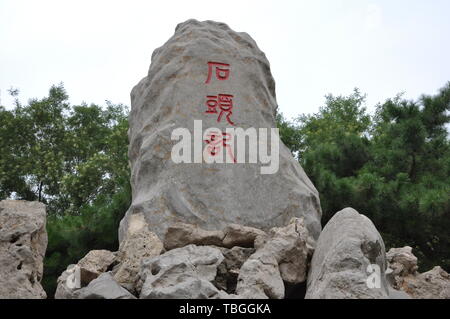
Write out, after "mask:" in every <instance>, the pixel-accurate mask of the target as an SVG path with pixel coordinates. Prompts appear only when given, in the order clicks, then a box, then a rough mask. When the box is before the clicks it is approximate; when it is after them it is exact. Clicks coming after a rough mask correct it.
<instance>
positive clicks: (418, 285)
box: [400, 266, 450, 299]
mask: <svg viewBox="0 0 450 319" xmlns="http://www.w3.org/2000/svg"><path fill="white" fill-rule="evenodd" d="M400 288H401V289H402V290H403V291H405V292H406V293H407V294H408V295H410V296H411V297H412V298H414V299H450V274H449V273H447V272H446V271H445V270H443V269H442V268H441V267H439V266H436V267H434V268H433V269H432V270H430V271H427V272H424V273H422V274H417V275H409V276H406V277H404V278H403V282H402V285H401V287H400Z"/></svg>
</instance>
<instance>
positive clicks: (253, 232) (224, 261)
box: [0, 201, 450, 299]
mask: <svg viewBox="0 0 450 319" xmlns="http://www.w3.org/2000/svg"><path fill="white" fill-rule="evenodd" d="M45 219H46V216H45V206H44V205H42V204H40V203H36V202H25V201H2V202H0V222H1V223H0V230H1V232H0V266H1V267H0V298H45V297H46V295H45V292H44V290H43V289H42V287H41V284H40V281H41V279H42V273H43V271H42V269H43V263H42V260H43V257H44V254H45V249H46V245H47V233H46V230H45ZM128 226H129V227H128V230H127V232H126V234H125V237H124V240H123V241H122V242H121V244H120V247H119V250H118V251H117V252H110V251H108V250H93V251H90V252H89V253H88V254H87V255H86V256H85V257H84V258H82V259H81V260H80V261H79V262H78V263H77V264H75V265H70V266H68V267H67V269H66V271H64V272H63V273H62V274H61V276H60V277H59V278H58V286H57V291H56V295H55V298H59V299H135V298H143V299H145V298H151V299H159V298H184V299H198V298H201V299H205V298H217V299H229V298H239V299H241V298H275V299H281V298H287V297H297V298H307V299H317V298H320V299H323V298H325V299H326V298H335V299H336V298H337V299H349V298H354V299H366V298H371V299H373V298H391V299H398V298H402V299H409V298H414V299H416V298H417V299H435V298H442V299H450V275H449V274H448V273H447V272H445V271H444V270H443V269H442V268H440V267H435V268H433V269H432V270H430V271H428V272H425V273H419V272H418V271H417V269H418V267H417V258H416V257H415V256H414V255H413V253H412V248H411V247H403V248H392V249H390V250H389V251H388V252H387V253H386V252H385V248H384V243H383V240H382V238H381V236H380V235H379V233H378V231H377V230H376V228H375V226H374V225H373V224H372V222H371V221H370V220H369V219H368V218H367V217H365V216H363V215H361V214H359V213H358V212H357V211H355V210H354V209H351V208H347V209H344V210H342V211H340V212H338V213H336V214H335V216H334V217H333V218H332V219H331V220H330V221H329V222H328V224H327V225H326V226H325V227H324V229H323V231H322V233H321V235H320V236H319V239H318V240H317V242H316V241H315V240H314V239H313V237H312V236H310V235H309V233H308V230H307V227H306V226H305V223H304V220H303V219H302V218H293V219H292V220H291V221H290V223H289V224H288V225H286V226H284V227H273V228H271V229H270V230H269V231H263V230H260V229H256V228H253V227H246V226H242V225H236V224H230V225H228V226H227V227H225V228H224V229H222V230H204V229H202V228H199V227H198V226H195V225H191V224H185V223H175V224H173V225H171V226H169V227H168V228H167V231H166V233H165V236H164V237H163V238H162V239H160V238H159V237H158V236H157V235H156V234H154V233H153V232H151V231H150V229H149V225H148V224H147V223H146V221H145V218H144V215H142V214H141V215H140V214H135V215H133V217H132V218H131V219H130V222H129V224H128ZM375 265H376V266H378V269H379V274H377V275H379V278H378V280H375V283H377V282H378V286H377V285H375V286H371V285H369V284H368V278H369V277H370V276H371V273H370V272H369V271H368V269H369V268H370V267H372V268H374V266H375ZM375 274H376V273H375ZM295 287H297V288H298V287H299V288H300V289H297V290H295V289H293V288H295ZM292 291H296V293H295V294H294V295H292V293H291V292H292Z"/></svg>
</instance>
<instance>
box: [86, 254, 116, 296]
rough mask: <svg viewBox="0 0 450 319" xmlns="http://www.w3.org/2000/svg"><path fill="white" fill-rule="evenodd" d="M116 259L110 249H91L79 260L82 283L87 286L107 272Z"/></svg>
mask: <svg viewBox="0 0 450 319" xmlns="http://www.w3.org/2000/svg"><path fill="white" fill-rule="evenodd" d="M115 260H116V255H115V254H114V253H112V252H110V251H109V250H91V251H90V252H88V253H87V254H86V256H84V257H83V258H82V259H81V260H80V261H79V262H78V266H79V267H80V281H81V285H82V286H83V287H84V286H87V285H88V284H89V283H90V282H91V281H92V280H94V279H95V278H97V277H98V276H100V274H101V273H103V272H105V271H106V270H107V269H108V267H109V266H111V265H112V264H113V263H114V261H115Z"/></svg>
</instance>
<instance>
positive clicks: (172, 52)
mask: <svg viewBox="0 0 450 319" xmlns="http://www.w3.org/2000/svg"><path fill="white" fill-rule="evenodd" d="M208 62H221V63H225V64H227V65H228V66H227V68H228V71H229V73H228V78H227V76H226V75H225V74H226V72H227V71H223V72H222V71H220V68H219V69H217V68H216V67H217V65H216V66H214V64H208ZM209 71H211V73H210V72H209ZM215 71H217V73H218V74H219V75H217V73H216V72H215ZM221 72H222V73H221ZM209 73H210V75H211V79H210V82H209V83H205V82H208V81H207V78H208V74H209ZM225 78H227V79H226V80H225ZM219 94H229V95H233V97H232V105H233V108H232V114H230V113H228V111H226V112H225V111H224V109H226V108H228V107H229V105H228V106H227V105H222V104H221V105H222V106H223V107H222V109H220V110H218V109H217V108H216V109H215V110H216V111H218V113H213V112H214V111H211V112H212V113H205V112H206V111H207V106H206V102H207V101H208V100H207V99H208V98H207V97H208V96H215V97H217V96H218V95H219ZM216 102H217V101H216ZM222 102H223V101H222ZM217 103H218V102H217ZM223 103H225V102H223ZM227 103H230V102H229V101H228V102H227ZM225 104H226V103H225ZM216 107H217V105H216ZM276 109H277V102H276V98H275V82H274V80H273V77H272V75H271V72H270V66H269V62H268V60H267V58H266V57H265V55H264V53H263V52H262V51H261V50H260V49H259V48H258V46H257V44H256V43H255V41H254V40H253V39H252V38H251V37H250V36H249V35H248V34H246V33H242V32H235V31H233V30H231V29H230V28H229V27H228V26H227V25H226V24H224V23H217V22H213V21H205V22H199V21H196V20H188V21H186V22H184V23H181V24H179V25H178V26H177V27H176V30H175V34H174V36H173V37H172V38H170V39H169V40H168V41H167V42H166V43H165V44H164V45H163V46H162V47H160V48H158V49H156V50H155V51H154V53H153V55H152V63H151V66H150V69H149V72H148V74H147V76H146V77H145V78H144V79H142V80H141V81H140V82H139V83H138V84H137V85H136V86H135V87H134V88H133V90H132V92H131V112H130V117H129V122H130V129H129V133H128V137H129V141H130V146H129V152H128V153H129V159H130V165H131V185H132V204H131V206H130V208H129V210H128V211H127V213H126V216H125V217H124V219H123V220H122V222H121V226H120V230H119V239H120V241H123V239H124V237H125V236H126V231H127V228H128V226H127V224H128V223H129V220H130V218H131V216H132V215H133V214H138V213H143V214H144V215H145V219H146V222H147V223H148V224H149V226H150V230H151V231H154V232H155V233H156V234H157V235H158V236H159V237H160V238H163V236H164V234H165V233H166V230H167V228H168V227H169V226H171V225H173V224H175V223H177V222H183V223H189V224H194V225H197V226H199V227H201V228H203V229H206V230H213V229H214V230H221V229H223V228H224V227H225V226H226V225H229V224H233V223H234V224H240V225H245V226H251V227H255V228H259V229H262V230H268V229H270V228H271V227H275V226H284V225H286V224H287V223H288V222H289V220H290V219H291V218H292V217H304V218H305V224H306V226H307V228H308V230H309V233H310V235H311V236H312V237H314V238H315V239H317V238H318V236H319V233H320V231H321V225H320V218H321V208H320V201H319V195H318V192H317V190H316V188H315V187H314V185H313V184H312V183H311V181H310V180H309V178H308V176H307V175H306V174H305V172H304V170H303V169H302V167H301V166H300V165H299V163H298V161H296V160H295V159H294V158H293V156H292V154H291V152H290V151H289V149H288V148H287V147H286V146H285V145H283V143H280V150H279V151H280V152H279V169H278V170H276V169H274V172H275V171H276V172H275V173H274V174H262V169H263V168H267V166H268V165H269V164H268V163H267V164H263V163H261V161H260V160H258V161H257V163H246V164H239V163H238V164H229V163H223V164H222V163H213V164H207V163H204V162H203V163H200V162H199V163H175V162H174V161H172V158H171V153H172V148H173V146H175V145H176V144H178V143H179V141H176V140H172V139H171V137H172V132H173V131H174V130H175V129H177V128H186V129H187V130H188V131H189V132H190V134H191V135H192V136H193V132H194V120H201V121H202V127H203V129H206V128H211V127H215V128H217V129H219V130H221V131H222V132H223V131H224V130H225V129H226V128H243V129H245V130H246V129H248V128H255V129H256V130H257V131H258V132H259V130H258V129H270V128H275V127H276V122H275V113H276ZM228 110H229V109H228ZM223 112H225V113H223ZM224 114H225V115H224ZM221 115H223V116H222V117H221V118H220V119H219V116H221ZM228 116H231V120H230V118H229V117H228ZM258 134H259V133H258ZM269 135H270V132H269ZM196 136H197V135H196ZM196 140H200V141H201V143H203V144H202V148H205V147H206V145H207V142H205V141H203V142H202V140H203V139H202V136H201V134H200V135H199V136H197V137H196ZM269 140H270V138H269ZM274 141H279V138H278V137H276V136H275V138H274ZM190 142H191V141H189V143H190ZM271 143H272V142H271ZM275 143H276V142H273V145H275ZM247 144H248V143H247ZM270 145H272V144H270ZM269 147H270V146H269ZM246 149H247V150H248V147H246ZM269 150H270V149H269ZM234 151H235V153H234V154H236V150H234ZM200 153H201V149H200ZM193 154H194V152H192V156H191V160H192V161H194V155H193ZM196 154H198V152H196ZM241 154H243V153H242V152H241ZM246 155H248V154H246ZM258 158H259V159H260V157H259V156H258ZM200 160H201V154H200ZM246 161H247V162H248V161H249V160H248V159H247V160H246Z"/></svg>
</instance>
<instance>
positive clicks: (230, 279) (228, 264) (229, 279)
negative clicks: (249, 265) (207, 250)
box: [214, 246, 255, 294]
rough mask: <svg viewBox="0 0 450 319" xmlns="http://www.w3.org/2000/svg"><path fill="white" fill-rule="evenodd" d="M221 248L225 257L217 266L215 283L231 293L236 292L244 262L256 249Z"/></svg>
mask: <svg viewBox="0 0 450 319" xmlns="http://www.w3.org/2000/svg"><path fill="white" fill-rule="evenodd" d="M220 250H221V252H222V254H223V256H224V257H225V259H224V260H223V261H222V263H221V264H220V265H219V266H218V268H217V276H216V279H215V280H214V285H215V286H216V287H218V288H219V289H221V290H223V291H226V292H227V293H229V294H234V293H235V292H236V285H237V281H238V276H239V272H240V269H241V267H242V265H243V264H244V262H245V261H246V260H247V259H248V258H249V257H250V256H251V255H252V254H253V253H254V252H255V249H254V248H244V247H238V246H234V247H233V248H231V249H228V248H220Z"/></svg>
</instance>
